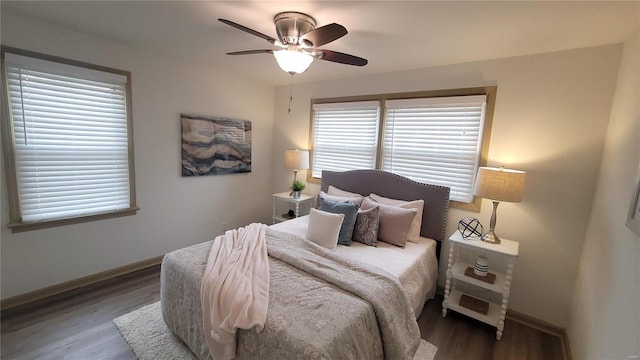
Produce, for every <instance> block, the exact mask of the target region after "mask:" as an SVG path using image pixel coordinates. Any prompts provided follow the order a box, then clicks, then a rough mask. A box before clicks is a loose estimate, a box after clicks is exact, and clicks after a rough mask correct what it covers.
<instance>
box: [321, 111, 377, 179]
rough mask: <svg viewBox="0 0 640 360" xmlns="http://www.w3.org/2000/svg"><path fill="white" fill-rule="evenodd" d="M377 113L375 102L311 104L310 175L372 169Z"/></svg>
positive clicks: (374, 156) (374, 160)
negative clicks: (311, 148) (311, 144)
mask: <svg viewBox="0 0 640 360" xmlns="http://www.w3.org/2000/svg"><path fill="white" fill-rule="evenodd" d="M379 112H380V107H379V105H378V102H377V101H363V102H351V103H348V102H346V103H328V104H314V105H313V130H312V131H313V134H312V136H313V156H312V163H311V169H312V173H311V175H312V176H313V177H317V178H319V177H321V175H322V170H331V171H345V170H353V169H373V168H375V165H376V150H377V146H378V117H379Z"/></svg>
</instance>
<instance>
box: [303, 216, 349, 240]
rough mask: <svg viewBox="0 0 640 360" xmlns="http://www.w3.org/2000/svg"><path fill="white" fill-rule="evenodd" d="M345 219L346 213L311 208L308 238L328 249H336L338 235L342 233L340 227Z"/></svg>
mask: <svg viewBox="0 0 640 360" xmlns="http://www.w3.org/2000/svg"><path fill="white" fill-rule="evenodd" d="M343 220H344V214H333V213H329V212H326V211H320V210H316V209H311V212H310V213H309V227H308V228H307V240H309V241H312V242H314V243H316V244H318V245H320V246H324V247H326V248H327V249H331V250H333V249H335V248H336V247H337V246H338V235H340V227H341V226H342V221H343Z"/></svg>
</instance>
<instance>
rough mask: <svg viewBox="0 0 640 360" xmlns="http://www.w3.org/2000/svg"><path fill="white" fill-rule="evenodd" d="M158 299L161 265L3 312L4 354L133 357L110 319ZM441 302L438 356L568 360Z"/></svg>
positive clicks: (518, 327) (433, 338)
mask: <svg viewBox="0 0 640 360" xmlns="http://www.w3.org/2000/svg"><path fill="white" fill-rule="evenodd" d="M159 297H160V271H159V267H153V268H150V269H147V270H142V271H139V272H137V273H134V274H130V275H125V276H121V277H119V278H116V279H113V280H110V281H108V282H107V283H105V284H103V286H94V287H92V288H91V289H89V290H87V291H77V292H76V294H74V295H73V296H70V297H61V298H58V299H51V300H49V301H46V302H42V303H40V304H34V305H33V306H28V307H22V308H17V309H12V310H9V311H5V312H3V313H2V319H1V322H2V326H1V337H2V340H1V343H2V344H1V345H2V351H1V356H0V357H1V358H2V359H5V360H10V359H22V360H27V359H83V360H85V359H91V360H98V359H118V360H121V359H122V360H127V359H135V355H134V354H133V352H132V351H131V350H130V349H129V346H128V345H127V343H126V342H125V341H124V340H123V339H122V337H121V336H120V333H119V332H118V330H117V329H116V327H115V325H113V323H112V322H111V320H112V319H114V318H116V317H118V316H120V315H122V314H125V313H127V312H129V311H131V310H134V309H137V308H139V307H141V306H143V305H146V304H149V303H152V302H155V301H157V300H159ZM440 304H441V299H440V298H436V299H435V300H431V301H429V302H428V303H427V305H426V306H425V309H424V311H423V312H422V315H421V316H420V318H419V319H418V323H419V325H420V331H421V333H422V338H424V339H426V340H427V341H429V342H431V343H432V344H434V345H436V346H437V347H438V349H439V350H438V354H437V356H436V359H437V360H440V359H446V360H449V359H509V360H511V359H528V360H529V359H530V360H536V359H544V360H553V359H563V356H562V347H561V341H560V338H558V337H556V336H554V335H549V334H546V333H543V332H541V331H538V330H535V329H532V328H530V327H527V326H525V325H522V324H520V323H517V322H513V321H510V320H507V322H506V324H505V332H504V335H503V337H502V340H500V341H496V340H495V328H492V327H490V326H488V325H485V324H482V323H480V322H477V321H475V320H471V319H468V318H466V317H464V316H462V315H459V314H456V313H455V312H451V311H450V312H449V313H448V314H447V317H446V318H443V317H442V310H441V305H440Z"/></svg>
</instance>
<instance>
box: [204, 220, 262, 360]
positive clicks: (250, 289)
mask: <svg viewBox="0 0 640 360" xmlns="http://www.w3.org/2000/svg"><path fill="white" fill-rule="evenodd" d="M265 229H266V226H265V225H264V224H256V223H254V224H250V225H247V226H245V227H244V228H239V229H235V230H229V231H227V232H226V233H225V234H224V235H220V236H218V237H217V238H216V239H215V240H214V241H213V244H212V246H211V251H210V253H209V259H208V261H207V267H206V270H205V272H204V276H203V278H202V285H201V288H200V296H201V302H202V317H203V325H204V326H203V327H204V337H205V340H206V342H207V346H208V347H209V351H210V353H211V357H212V358H213V359H215V360H226V359H233V358H235V356H236V331H237V329H251V328H254V327H255V328H256V330H257V331H260V330H262V328H263V327H264V323H265V319H266V317H267V307H268V304H269V262H268V258H267V244H266V238H265Z"/></svg>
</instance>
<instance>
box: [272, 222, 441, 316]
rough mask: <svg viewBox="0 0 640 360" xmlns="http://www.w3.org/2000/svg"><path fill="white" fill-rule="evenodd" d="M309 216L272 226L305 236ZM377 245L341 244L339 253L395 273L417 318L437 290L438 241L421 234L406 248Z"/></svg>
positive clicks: (338, 249)
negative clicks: (423, 236)
mask: <svg viewBox="0 0 640 360" xmlns="http://www.w3.org/2000/svg"><path fill="white" fill-rule="evenodd" d="M308 225H309V216H302V217H299V218H297V219H293V220H289V221H285V222H281V223H278V224H274V225H271V226H270V227H271V228H273V229H275V230H278V231H282V232H288V233H292V234H296V235H299V236H302V237H303V238H306V236H305V235H306V233H307V227H308ZM377 245H378V246H377V247H372V246H367V245H365V244H362V243H359V242H353V243H352V244H351V246H344V245H338V247H337V248H336V250H335V251H336V252H337V253H338V254H341V255H344V256H347V257H350V258H353V259H356V260H359V261H362V262H363V263H366V264H370V265H374V266H377V267H379V268H381V269H383V270H385V271H387V272H389V273H391V274H392V275H394V276H396V277H397V278H398V280H400V283H401V284H402V287H403V288H404V290H405V291H406V292H407V295H409V300H410V301H411V307H412V309H413V312H414V314H415V315H416V318H417V317H418V316H420V313H421V312H422V308H423V306H424V303H425V301H426V300H427V299H429V298H432V297H433V296H434V294H435V290H436V284H437V281H438V261H437V259H436V241H435V240H432V239H427V238H420V241H419V242H417V243H413V242H407V245H406V246H405V247H404V248H400V247H397V246H395V245H391V244H388V243H385V242H381V241H378V244H377Z"/></svg>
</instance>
